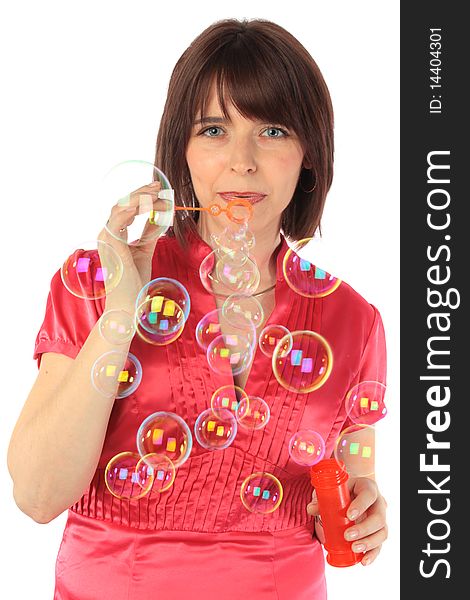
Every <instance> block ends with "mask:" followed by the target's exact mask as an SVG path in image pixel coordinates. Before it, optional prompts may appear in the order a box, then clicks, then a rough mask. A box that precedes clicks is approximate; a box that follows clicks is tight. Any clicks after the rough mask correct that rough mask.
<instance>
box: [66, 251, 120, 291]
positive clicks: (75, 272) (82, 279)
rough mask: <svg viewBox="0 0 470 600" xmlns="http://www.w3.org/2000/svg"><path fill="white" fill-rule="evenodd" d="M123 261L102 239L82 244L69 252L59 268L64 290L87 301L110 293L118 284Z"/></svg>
mask: <svg viewBox="0 0 470 600" xmlns="http://www.w3.org/2000/svg"><path fill="white" fill-rule="evenodd" d="M122 273H123V265H122V260H121V258H120V256H119V254H118V253H117V252H116V250H115V249H114V248H113V247H112V246H111V245H110V244H107V243H106V242H103V241H101V240H97V241H91V242H85V243H84V244H81V247H80V248H79V249H78V250H75V251H74V252H72V254H70V255H69V257H68V258H67V259H66V260H65V262H64V263H63V265H62V267H61V269H60V276H61V279H62V283H63V284H64V286H65V287H66V288H67V290H68V291H69V292H70V293H71V294H73V295H74V296H77V298H84V299H86V300H98V299H99V298H104V297H105V296H106V295H107V294H110V293H111V292H112V291H113V290H114V289H116V287H117V286H118V285H119V282H120V281H121V278H122Z"/></svg>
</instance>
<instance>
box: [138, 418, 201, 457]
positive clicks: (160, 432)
mask: <svg viewBox="0 0 470 600" xmlns="http://www.w3.org/2000/svg"><path fill="white" fill-rule="evenodd" d="M192 446H193V437H192V435H191V430H190V429H189V427H188V425H187V424H186V423H185V421H183V419H182V418H181V417H180V416H178V415H177V414H175V413H172V412H165V411H158V412H155V413H152V414H151V415H149V416H148V417H147V418H146V419H145V420H144V421H143V422H142V423H141V425H140V427H139V430H138V431H137V449H138V451H139V454H140V455H141V456H145V455H146V454H151V453H155V454H163V455H164V456H167V457H168V458H169V459H170V460H171V461H172V462H173V464H174V465H175V467H176V468H178V467H180V466H181V465H182V464H183V463H184V462H186V460H187V459H188V457H189V454H190V452H191V448H192Z"/></svg>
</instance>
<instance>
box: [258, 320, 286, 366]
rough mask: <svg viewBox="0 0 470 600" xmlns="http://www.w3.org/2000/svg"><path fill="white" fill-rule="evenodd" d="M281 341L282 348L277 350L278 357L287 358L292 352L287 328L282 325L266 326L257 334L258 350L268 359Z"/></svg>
mask: <svg viewBox="0 0 470 600" xmlns="http://www.w3.org/2000/svg"><path fill="white" fill-rule="evenodd" d="M281 340H282V347H280V348H278V350H277V352H278V355H279V356H287V355H288V354H289V352H290V351H291V350H292V336H291V335H290V331H289V330H288V329H287V327H284V326H283V325H276V324H274V323H273V324H270V325H266V327H265V328H264V329H262V330H261V333H260V334H259V339H258V344H259V347H260V350H261V352H262V353H263V354H265V355H266V356H269V357H270V358H271V357H272V355H273V354H274V351H275V350H276V346H277V345H278V343H279V342H280V341H281Z"/></svg>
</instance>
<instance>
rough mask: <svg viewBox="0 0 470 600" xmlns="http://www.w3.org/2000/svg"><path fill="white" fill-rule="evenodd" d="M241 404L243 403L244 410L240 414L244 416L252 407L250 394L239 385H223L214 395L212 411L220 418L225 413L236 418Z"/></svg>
mask: <svg viewBox="0 0 470 600" xmlns="http://www.w3.org/2000/svg"><path fill="white" fill-rule="evenodd" d="M240 402H243V409H242V410H240V411H239V414H240V415H241V416H244V414H245V411H246V410H248V408H249V406H250V401H249V399H248V394H247V393H246V392H245V390H244V389H243V388H241V387H239V386H238V385H223V386H222V387H220V388H218V389H217V390H216V391H215V392H214V393H213V394H212V397H211V410H212V412H213V413H214V414H216V415H218V416H219V415H221V414H223V412H224V411H229V412H230V413H231V414H232V415H234V416H235V417H236V415H237V409H238V405H239V404H240ZM237 420H238V419H237Z"/></svg>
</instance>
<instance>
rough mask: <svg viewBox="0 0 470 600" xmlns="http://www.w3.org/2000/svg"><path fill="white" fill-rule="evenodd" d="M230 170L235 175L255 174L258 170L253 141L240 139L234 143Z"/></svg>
mask: <svg viewBox="0 0 470 600" xmlns="http://www.w3.org/2000/svg"><path fill="white" fill-rule="evenodd" d="M230 168H231V169H232V171H234V172H235V173H240V174H245V173H254V172H255V171H256V169H257V164H256V157H255V149H254V147H253V143H252V140H250V139H247V138H243V139H241V138H238V139H237V140H234V141H233V146H232V149H231V153H230Z"/></svg>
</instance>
